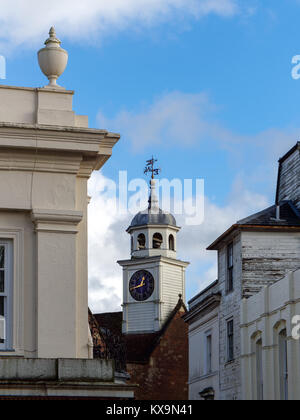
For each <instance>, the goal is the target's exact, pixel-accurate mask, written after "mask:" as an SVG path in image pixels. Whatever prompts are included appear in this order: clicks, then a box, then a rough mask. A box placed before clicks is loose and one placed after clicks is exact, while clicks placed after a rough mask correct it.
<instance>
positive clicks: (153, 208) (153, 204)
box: [144, 156, 161, 214]
mask: <svg viewBox="0 0 300 420" xmlns="http://www.w3.org/2000/svg"><path fill="white" fill-rule="evenodd" d="M155 162H157V159H154V157H153V156H152V159H149V160H147V162H146V167H145V169H144V174H145V175H147V174H148V173H151V181H150V197H149V206H148V211H149V212H150V213H154V214H157V213H158V212H159V203H158V198H157V195H156V189H155V182H156V180H155V179H154V175H158V174H159V173H160V172H161V169H160V168H154V164H155Z"/></svg>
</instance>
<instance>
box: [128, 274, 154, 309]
mask: <svg viewBox="0 0 300 420" xmlns="http://www.w3.org/2000/svg"><path fill="white" fill-rule="evenodd" d="M153 291H154V278H153V276H152V274H151V273H149V271H146V270H140V271H137V272H136V273H134V274H133V276H132V277H131V279H130V282H129V292H130V294H131V296H132V297H133V299H135V300H137V301H139V302H141V301H144V300H147V299H149V297H150V296H151V295H152V293H153Z"/></svg>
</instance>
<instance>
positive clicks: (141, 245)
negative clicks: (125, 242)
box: [137, 233, 146, 250]
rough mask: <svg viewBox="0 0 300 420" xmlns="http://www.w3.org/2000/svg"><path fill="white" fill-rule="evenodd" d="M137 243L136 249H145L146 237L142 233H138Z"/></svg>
mask: <svg viewBox="0 0 300 420" xmlns="http://www.w3.org/2000/svg"><path fill="white" fill-rule="evenodd" d="M137 242H138V249H139V250H141V249H145V248H146V236H145V235H144V234H143V233H140V234H139V236H138V238H137Z"/></svg>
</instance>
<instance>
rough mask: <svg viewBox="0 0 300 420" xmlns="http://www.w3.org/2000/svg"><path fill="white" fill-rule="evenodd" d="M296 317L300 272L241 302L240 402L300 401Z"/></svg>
mask: <svg viewBox="0 0 300 420" xmlns="http://www.w3.org/2000/svg"><path fill="white" fill-rule="evenodd" d="M299 315H300V271H296V272H292V273H290V274H288V275H287V276H286V277H285V278H283V279H282V280H280V281H278V282H277V283H275V284H274V285H272V286H269V287H266V288H264V289H263V290H262V291H261V292H260V293H258V294H256V295H255V296H253V297H251V298H249V299H248V300H243V302H242V304H241V342H242V346H241V367H242V395H243V399H245V400H258V399H263V400H286V399H288V400H299V399H300V374H299V372H300V340H299V339H296V337H295V335H296V334H298V333H299V331H300V325H299V324H300V322H299V320H300V317H299ZM295 316H298V318H297V319H296V318H294V317H295ZM293 320H294V323H293ZM296 321H297V322H296ZM297 325H298V327H297Z"/></svg>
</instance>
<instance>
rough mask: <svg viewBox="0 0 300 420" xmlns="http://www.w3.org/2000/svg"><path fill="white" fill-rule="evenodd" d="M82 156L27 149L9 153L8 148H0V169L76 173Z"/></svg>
mask: <svg viewBox="0 0 300 420" xmlns="http://www.w3.org/2000/svg"><path fill="white" fill-rule="evenodd" d="M81 162H82V156H81V155H79V154H76V155H74V154H68V155H67V154H61V153H59V154H58V153H50V152H48V153H47V152H45V151H38V153H32V151H29V150H20V151H19V152H18V151H15V153H13V154H12V153H11V150H10V149H9V148H7V149H1V148H0V170H15V171H30V172H34V171H37V172H54V173H67V174H77V173H78V172H79V170H80V165H81Z"/></svg>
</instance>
